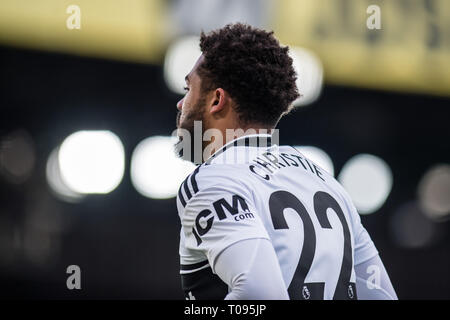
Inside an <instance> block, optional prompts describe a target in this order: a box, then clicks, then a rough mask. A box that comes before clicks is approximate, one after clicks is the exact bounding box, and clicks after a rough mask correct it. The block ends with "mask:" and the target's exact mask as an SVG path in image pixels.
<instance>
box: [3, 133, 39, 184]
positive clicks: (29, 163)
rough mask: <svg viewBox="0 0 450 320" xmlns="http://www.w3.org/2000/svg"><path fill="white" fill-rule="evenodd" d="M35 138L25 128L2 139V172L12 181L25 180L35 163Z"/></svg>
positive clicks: (20, 181)
mask: <svg viewBox="0 0 450 320" xmlns="http://www.w3.org/2000/svg"><path fill="white" fill-rule="evenodd" d="M35 158H36V157H35V152H34V143H33V139H32V137H31V136H30V134H29V133H28V132H26V131H25V130H21V129H19V130H16V131H13V132H12V133H10V134H8V135H7V136H5V137H3V138H2V139H1V140H0V173H1V174H3V176H4V177H5V178H6V179H7V180H8V181H9V182H11V183H14V184H20V183H23V182H25V181H26V180H27V179H28V177H29V176H30V175H31V173H32V171H33V168H34V165H35V162H36V161H35V160H36V159H35Z"/></svg>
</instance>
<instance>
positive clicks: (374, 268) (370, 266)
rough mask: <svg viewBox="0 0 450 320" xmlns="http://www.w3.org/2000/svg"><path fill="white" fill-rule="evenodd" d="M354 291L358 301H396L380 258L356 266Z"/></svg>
mask: <svg viewBox="0 0 450 320" xmlns="http://www.w3.org/2000/svg"><path fill="white" fill-rule="evenodd" d="M355 271H356V290H357V293H358V299H360V300H398V298H397V294H396V293H395V290H394V287H393V286H392V283H391V280H390V279H389V276H388V274H387V272H386V269H385V267H384V265H383V262H382V261H381V259H380V256H378V255H377V256H375V257H373V258H371V259H369V260H367V261H365V262H363V263H361V264H359V265H357V266H355Z"/></svg>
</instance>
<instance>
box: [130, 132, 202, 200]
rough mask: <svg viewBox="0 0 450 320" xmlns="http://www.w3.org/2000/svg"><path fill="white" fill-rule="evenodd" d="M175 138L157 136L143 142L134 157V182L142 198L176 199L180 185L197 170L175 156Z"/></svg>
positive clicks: (132, 161) (132, 163)
mask: <svg viewBox="0 0 450 320" xmlns="http://www.w3.org/2000/svg"><path fill="white" fill-rule="evenodd" d="M176 141H177V138H176V137H170V136H154V137H150V138H147V139H145V140H143V141H141V142H140V143H139V144H138V145H137V146H136V148H135V149H134V151H133V155H132V156H131V181H132V183H133V185H134V187H135V188H136V190H137V191H138V192H139V193H141V194H142V195H144V196H146V197H149V198H154V199H167V198H172V197H174V196H175V195H176V194H177V192H178V188H179V187H180V184H181V183H182V182H183V180H184V179H185V178H186V177H187V175H188V174H189V173H191V172H192V171H193V170H194V169H195V165H194V164H193V163H191V162H188V161H185V160H182V159H180V158H178V157H177V156H176V155H175V151H174V144H175V143H176Z"/></svg>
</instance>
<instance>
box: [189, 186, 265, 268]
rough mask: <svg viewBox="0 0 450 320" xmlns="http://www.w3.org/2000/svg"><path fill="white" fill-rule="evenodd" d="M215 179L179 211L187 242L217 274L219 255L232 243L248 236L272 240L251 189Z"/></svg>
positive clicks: (249, 237)
mask: <svg viewBox="0 0 450 320" xmlns="http://www.w3.org/2000/svg"><path fill="white" fill-rule="evenodd" d="M212 179H213V178H212ZM215 180H216V183H209V186H208V185H206V186H205V187H204V188H200V190H199V191H198V192H196V193H195V195H193V196H192V197H191V198H190V199H189V201H187V202H186V205H185V206H184V208H181V214H180V219H181V224H182V229H183V232H184V238H185V239H184V241H185V244H184V245H185V246H186V248H187V249H189V250H191V251H194V252H199V253H201V254H203V255H204V256H205V257H206V258H207V259H208V261H209V264H210V266H211V269H212V271H213V272H214V273H215V271H214V264H215V262H216V259H217V257H218V255H219V254H220V253H221V252H222V251H223V250H224V249H226V248H227V247H229V246H230V245H232V244H234V243H236V242H238V241H242V240H247V239H254V238H264V239H269V236H268V234H267V231H266V229H265V227H264V225H263V223H262V221H261V219H260V217H259V215H258V213H257V212H256V211H255V206H254V204H253V200H252V198H251V193H250V192H249V190H248V189H247V188H246V187H245V186H243V185H241V184H240V183H238V182H235V181H232V180H231V179H224V178H220V177H216V178H215Z"/></svg>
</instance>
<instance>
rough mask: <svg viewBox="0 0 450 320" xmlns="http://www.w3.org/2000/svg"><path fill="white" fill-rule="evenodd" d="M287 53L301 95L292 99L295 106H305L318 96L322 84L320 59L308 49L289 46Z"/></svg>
mask: <svg viewBox="0 0 450 320" xmlns="http://www.w3.org/2000/svg"><path fill="white" fill-rule="evenodd" d="M289 53H290V55H291V58H292V60H294V69H295V71H296V72H297V82H296V83H297V88H298V91H299V93H300V94H301V96H300V97H299V98H298V99H297V100H295V101H294V105H295V106H306V105H308V104H311V103H313V102H314V101H316V100H317V98H318V97H319V96H320V92H321V91H322V84H323V66H322V63H321V62H320V59H319V58H318V57H317V55H316V54H315V53H313V52H312V51H310V50H307V49H304V48H300V47H295V46H290V48H289Z"/></svg>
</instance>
